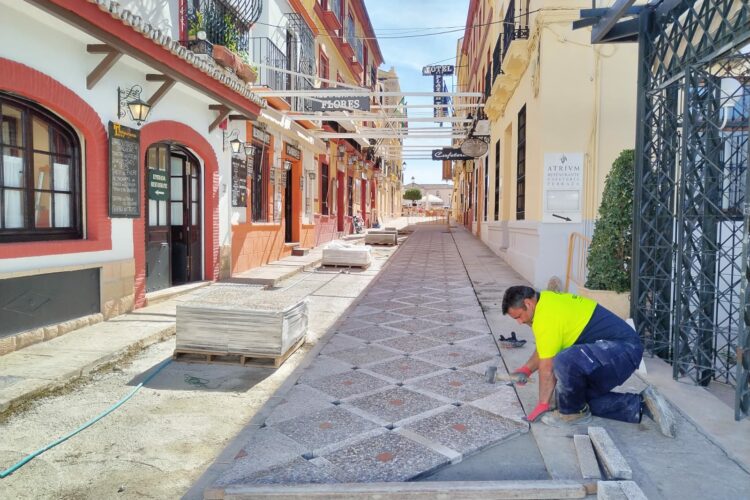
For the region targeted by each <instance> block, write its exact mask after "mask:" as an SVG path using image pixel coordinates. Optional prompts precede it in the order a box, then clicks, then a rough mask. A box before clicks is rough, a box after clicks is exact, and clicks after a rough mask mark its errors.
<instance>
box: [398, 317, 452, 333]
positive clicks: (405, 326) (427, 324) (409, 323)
mask: <svg viewBox="0 0 750 500" xmlns="http://www.w3.org/2000/svg"><path fill="white" fill-rule="evenodd" d="M388 326H389V327H391V328H398V329H399V330H403V331H405V332H410V333H421V332H424V331H427V330H431V329H433V328H436V327H439V326H443V324H442V323H437V322H435V321H427V320H424V319H408V320H405V321H397V322H395V323H389V324H388Z"/></svg>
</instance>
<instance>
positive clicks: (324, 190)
mask: <svg viewBox="0 0 750 500" xmlns="http://www.w3.org/2000/svg"><path fill="white" fill-rule="evenodd" d="M328 176H329V173H328V164H327V163H321V164H320V213H321V215H328V214H329V213H330V212H329V210H330V209H329V206H328V205H329V202H330V200H329V199H328V190H329V188H330V182H331V181H330V179H329V177H328Z"/></svg>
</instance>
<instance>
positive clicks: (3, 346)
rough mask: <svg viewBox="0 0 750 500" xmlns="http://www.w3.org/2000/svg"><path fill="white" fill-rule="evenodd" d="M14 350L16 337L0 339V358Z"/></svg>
mask: <svg viewBox="0 0 750 500" xmlns="http://www.w3.org/2000/svg"><path fill="white" fill-rule="evenodd" d="M15 350H16V337H15V336H12V337H5V338H2V339H0V356H4V355H6V354H8V353H11V352H13V351H15Z"/></svg>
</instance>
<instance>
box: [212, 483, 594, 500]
mask: <svg viewBox="0 0 750 500" xmlns="http://www.w3.org/2000/svg"><path fill="white" fill-rule="evenodd" d="M585 497H586V488H585V487H584V485H583V484H581V483H580V482H577V481H565V480H541V481H434V482H433V481H417V482H392V483H343V484H303V485H288V486H286V485H258V486H251V485H236V486H227V487H226V488H224V489H223V490H222V489H221V488H212V489H211V490H209V491H208V492H207V494H206V495H205V498H213V499H218V498H223V499H225V500H229V499H236V500H237V499H251V498H253V499H260V498H279V499H281V498H284V499H294V498H299V499H303V498H304V499H309V498H316V499H317V498H320V499H331V500H344V499H346V500H349V499H351V498H378V499H380V500H403V499H404V498H409V499H411V500H423V499H424V500H427V499H430V500H432V499H435V498H471V499H474V500H503V499H523V498H526V499H529V498H536V499H552V498H557V499H561V498H585Z"/></svg>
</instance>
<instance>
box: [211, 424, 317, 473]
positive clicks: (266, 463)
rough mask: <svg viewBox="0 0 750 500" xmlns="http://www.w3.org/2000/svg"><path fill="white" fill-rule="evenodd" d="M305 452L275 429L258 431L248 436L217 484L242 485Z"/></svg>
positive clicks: (300, 446) (266, 428)
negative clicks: (263, 471) (248, 479)
mask: <svg viewBox="0 0 750 500" xmlns="http://www.w3.org/2000/svg"><path fill="white" fill-rule="evenodd" d="M258 450H263V453H258ZM305 451H306V448H305V447H304V446H303V445H301V444H300V443H298V442H296V441H294V440H292V439H290V438H288V437H287V436H285V435H284V434H282V433H280V432H278V431H277V430H275V429H272V428H270V427H265V428H263V429H258V430H256V431H255V432H253V433H251V434H250V437H249V439H248V441H247V442H246V443H245V444H244V446H243V447H242V449H241V450H240V451H239V452H238V453H237V455H235V457H234V461H233V462H232V466H231V467H230V468H229V469H228V470H227V471H226V472H224V473H223V474H222V475H221V476H220V477H219V479H218V481H217V483H218V484H219V485H229V484H237V483H242V482H244V481H245V480H246V479H247V478H248V477H249V476H251V475H253V474H254V473H256V472H258V471H261V470H264V469H269V468H271V467H274V466H276V465H279V464H283V463H288V462H289V461H290V460H293V459H294V458H299V457H300V456H301V455H302V454H303V453H305Z"/></svg>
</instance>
